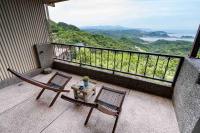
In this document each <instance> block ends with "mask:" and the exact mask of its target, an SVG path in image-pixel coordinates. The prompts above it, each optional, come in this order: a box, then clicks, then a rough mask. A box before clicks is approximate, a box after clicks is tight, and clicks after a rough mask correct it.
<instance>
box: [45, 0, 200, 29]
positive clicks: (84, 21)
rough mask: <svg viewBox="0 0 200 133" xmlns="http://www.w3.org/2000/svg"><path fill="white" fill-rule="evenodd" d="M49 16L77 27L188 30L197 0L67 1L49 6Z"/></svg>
mask: <svg viewBox="0 0 200 133" xmlns="http://www.w3.org/2000/svg"><path fill="white" fill-rule="evenodd" d="M49 13H50V18H51V19H52V20H54V21H56V22H66V23H68V24H73V25H76V26H79V27H80V26H97V25H121V26H125V27H131V28H150V29H191V30H196V29H197V27H198V25H199V24H200V0H70V1H65V2H60V3H57V4H56V6H55V7H49Z"/></svg>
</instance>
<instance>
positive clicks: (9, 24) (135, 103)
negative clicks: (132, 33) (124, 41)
mask: <svg viewBox="0 0 200 133" xmlns="http://www.w3.org/2000/svg"><path fill="white" fill-rule="evenodd" d="M59 1H62V0H44V1H39V0H38V1H35V0H28V1H27V0H19V1H17V2H16V1H12V0H8V1H5V0H0V3H1V4H0V10H1V13H0V18H1V19H0V20H1V25H0V35H1V36H0V133H13V132H14V133H27V132H31V133H39V132H48V133H49V132H52V133H60V132H69V133H80V132H81V133H82V132H83V133H97V132H98V133H99V132H102V133H105V132H111V130H112V127H113V123H114V121H113V118H112V117H108V116H107V115H105V114H102V113H100V112H98V111H95V112H94V113H93V114H92V116H91V119H90V121H89V123H88V125H87V126H86V127H85V126H84V120H85V119H86V117H87V114H88V112H89V108H87V107H84V106H77V105H75V104H72V103H69V102H66V101H64V100H62V99H61V98H60V97H59V98H58V100H57V101H56V103H55V105H54V106H53V107H51V108H49V107H48V105H49V102H50V101H51V100H52V98H53V97H54V96H55V93H52V92H50V91H45V94H44V95H42V97H41V98H40V99H39V100H38V101H36V100H35V97H36V95H37V94H38V93H39V91H40V89H41V88H40V89H39V88H38V87H36V86H33V85H30V84H27V83H25V82H22V81H20V80H18V79H17V78H15V77H14V76H13V75H12V74H11V73H9V72H8V71H7V68H12V69H14V70H16V71H18V72H20V73H23V74H24V75H29V76H32V77H33V78H34V79H37V80H39V81H43V82H47V81H48V80H49V79H50V77H51V76H52V75H53V74H54V73H55V72H56V71H59V72H61V73H64V74H66V75H71V76H72V80H71V81H70V82H69V84H68V85H67V86H66V89H70V87H71V85H72V84H74V83H75V82H77V81H79V80H80V79H82V76H85V75H88V76H89V77H90V78H91V79H92V80H94V81H95V82H97V90H98V91H99V89H100V87H101V86H102V85H105V86H108V87H111V88H114V89H118V90H125V91H126V92H127V95H126V97H125V101H124V104H123V109H122V113H121V116H120V118H119V122H118V125H117V129H116V132H118V133H121V132H123V133H132V132H136V133H161V132H166V133H179V132H181V133H195V132H194V131H197V132H198V133H199V131H200V129H198V127H200V126H199V125H200V123H199V122H200V119H199V118H200V113H199V110H200V100H199V99H200V91H199V90H200V75H199V73H200V61H199V59H197V58H200V50H199V48H200V43H199V42H200V28H199V30H198V33H197V36H196V38H195V41H194V46H193V49H192V50H191V53H190V55H189V58H188V57H181V56H174V55H164V54H155V53H143V52H134V51H124V50H117V49H107V48H96V47H88V46H77V45H69V44H68V45H67V44H57V43H50V44H49V43H48V44H47V42H51V41H50V37H49V31H48V25H47V18H46V17H47V16H48V13H47V12H46V11H47V9H45V6H44V4H48V5H52V6H54V3H55V2H59ZM35 44H39V45H36V51H35V49H34V45H35ZM47 67H52V68H53V73H51V74H48V75H44V74H41V72H42V70H43V69H44V68H47ZM70 90H71V89H70ZM65 95H68V96H69V97H73V92H72V91H71V92H70V93H67V94H65ZM94 98H95V97H93V99H91V101H90V102H93V100H94Z"/></svg>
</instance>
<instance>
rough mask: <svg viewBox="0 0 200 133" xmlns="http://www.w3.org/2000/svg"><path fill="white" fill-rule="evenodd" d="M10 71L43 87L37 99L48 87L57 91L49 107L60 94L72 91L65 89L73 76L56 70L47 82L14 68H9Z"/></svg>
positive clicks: (26, 80)
mask: <svg viewBox="0 0 200 133" xmlns="http://www.w3.org/2000/svg"><path fill="white" fill-rule="evenodd" d="M8 71H9V72H11V73H12V74H14V75H15V76H16V77H18V78H20V79H21V80H23V81H25V82H28V83H30V84H33V85H35V86H38V87H41V88H42V90H41V91H40V93H39V95H38V96H37V98H36V99H39V98H40V96H41V95H42V93H43V92H44V91H45V90H46V89H47V90H51V91H54V92H56V93H57V94H56V96H55V97H54V99H53V100H52V102H51V103H50V105H49V107H51V106H53V104H54V103H55V101H56V99H57V98H58V96H59V95H60V93H61V92H70V90H64V88H65V86H66V84H67V83H68V82H69V81H70V80H71V78H72V77H70V76H66V75H64V74H61V73H58V72H56V73H55V74H54V76H53V77H52V78H51V79H50V80H49V81H48V82H47V83H42V82H39V81H36V80H34V79H31V78H30V77H28V76H25V75H22V74H20V73H18V72H16V71H14V70H11V69H10V68H8Z"/></svg>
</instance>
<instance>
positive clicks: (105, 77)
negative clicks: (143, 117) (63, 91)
mask: <svg viewBox="0 0 200 133" xmlns="http://www.w3.org/2000/svg"><path fill="white" fill-rule="evenodd" d="M53 68H55V69H58V70H62V71H65V72H68V73H74V74H77V75H81V76H85V75H87V76H90V78H93V79H96V80H99V81H103V82H107V83H111V84H115V85H118V86H122V87H126V88H129V89H134V90H138V91H143V92H147V93H150V94H154V95H158V96H162V97H167V98H172V93H173V88H171V87H169V86H165V85H160V84H156V83H152V82H151V81H145V80H141V79H136V78H132V77H130V76H129V75H127V76H125V75H120V74H117V73H115V74H112V72H107V71H106V72H105V71H100V70H97V69H94V68H87V67H84V66H82V67H80V66H79V65H72V64H69V63H67V62H64V61H54V63H53Z"/></svg>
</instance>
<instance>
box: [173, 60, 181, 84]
mask: <svg viewBox="0 0 200 133" xmlns="http://www.w3.org/2000/svg"><path fill="white" fill-rule="evenodd" d="M183 61H184V57H182V58H180V61H179V64H178V67H177V69H176V73H175V76H174V79H173V82H172V87H174V86H175V84H176V81H177V79H178V75H179V73H180V70H181V67H182V65H183Z"/></svg>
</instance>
